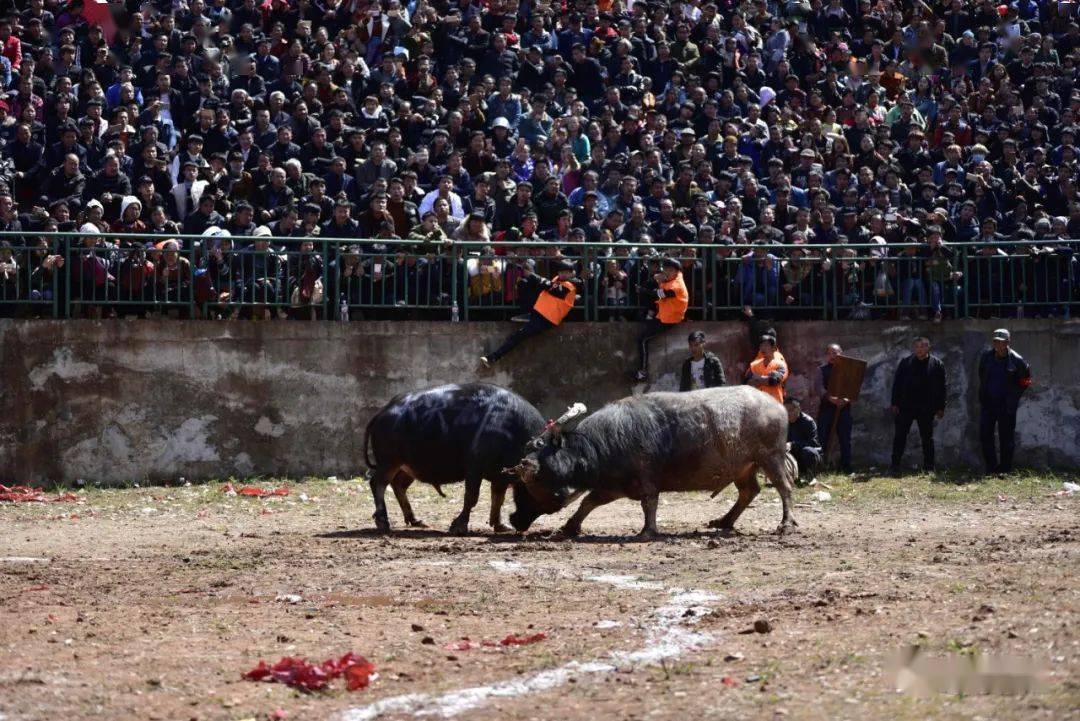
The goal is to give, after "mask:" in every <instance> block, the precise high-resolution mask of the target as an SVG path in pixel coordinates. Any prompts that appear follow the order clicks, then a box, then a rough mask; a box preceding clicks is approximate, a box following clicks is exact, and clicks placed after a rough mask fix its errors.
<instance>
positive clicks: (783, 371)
mask: <svg viewBox="0 0 1080 721" xmlns="http://www.w3.org/2000/svg"><path fill="white" fill-rule="evenodd" d="M758 351H759V352H758V356H757V358H755V359H754V361H753V362H752V363H751V364H750V367H749V368H747V369H746V378H745V380H746V383H747V384H749V385H752V386H754V387H755V388H757V389H758V390H759V391H761V392H762V393H765V394H767V395H770V396H772V397H773V398H775V399H776V401H777V402H778V403H780V404H783V402H784V383H785V382H786V381H787V378H788V365H787V361H786V360H784V356H783V355H781V354H780V351H778V350H777V349H776V338H774V337H773V336H771V335H763V336H761V344H760V345H759V346H758Z"/></svg>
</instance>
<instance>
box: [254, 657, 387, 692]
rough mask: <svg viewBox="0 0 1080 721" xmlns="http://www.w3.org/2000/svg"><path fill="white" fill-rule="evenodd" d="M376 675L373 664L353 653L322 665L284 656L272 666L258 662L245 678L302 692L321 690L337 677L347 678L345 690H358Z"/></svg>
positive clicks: (324, 662)
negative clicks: (280, 684)
mask: <svg viewBox="0 0 1080 721" xmlns="http://www.w3.org/2000/svg"><path fill="white" fill-rule="evenodd" d="M374 672H375V666H374V664H372V663H371V662H370V661H368V660H367V659H366V658H364V657H363V656H358V655H356V654H354V653H352V652H351V651H350V652H349V653H347V654H345V655H344V656H342V657H341V658H339V659H329V660H327V661H323V662H322V663H321V664H319V665H316V664H313V663H311V662H310V661H308V660H307V659H303V658H296V657H293V656H284V657H283V658H282V659H281V660H280V661H278V662H277V663H275V664H274V665H273V666H271V665H269V664H267V663H266V662H265V661H259V665H258V666H256V667H255V668H253V669H251V670H250V671H248V672H247V673H245V674H244V678H245V679H247V680H248V681H266V682H267V683H283V684H285V685H286V686H291V687H293V688H297V689H300V690H301V691H321V690H322V689H324V688H326V687H327V685H329V683H330V682H331V681H332V680H334V679H335V678H339V677H341V676H344V677H345V686H346V688H348V689H349V690H350V691H355V690H357V689H361V688H364V687H366V686H367V685H368V684H370V683H371V676H372V674H373V673H374Z"/></svg>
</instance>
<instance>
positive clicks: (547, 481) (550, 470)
mask: <svg viewBox="0 0 1080 721" xmlns="http://www.w3.org/2000/svg"><path fill="white" fill-rule="evenodd" d="M585 413H586V408H585V406H584V405H583V404H581V403H575V404H574V405H572V406H571V407H570V408H569V409H568V410H567V411H566V413H564V414H563V415H561V416H559V418H558V419H556V420H554V421H552V422H550V423H548V424H547V425H546V426H545V427H544V430H543V431H541V432H540V434H539V435H538V436H536V437H535V438H533V439H532V440H531V441H529V443H528V444H527V445H526V446H525V452H526V454H527V455H526V456H525V457H524V458H522V459H521V462H520V463H518V464H517V465H516V466H514V467H513V468H508V469H506V470H507V472H508V473H512V474H514V475H516V476H517V482H516V483H514V512H513V513H511V514H510V523H511V524H513V526H514V528H515V529H517V530H518V531H519V532H524V531H526V530H528V528H529V526H531V525H532V523H533V521H535V520H536V519H537V518H538V517H539V516H541V515H543V514H546V513H557V512H559V511H560V510H562V509H563V508H565V507H566V506H567V505H568V504H570V503H571V502H572V501H573V500H574V499H575V498H577V497H578V496H580V495H581V493H582V491H577V492H575V491H573V490H572V489H571V488H570V487H569V486H568V485H567V481H568V480H569V478H570V472H569V469H570V468H572V467H573V461H572V459H570V458H569V453H568V452H563V451H562V445H563V443H562V437H563V434H564V433H566V432H567V431H568V430H569V429H570V428H572V427H573V426H574V425H576V424H577V423H578V422H579V421H580V420H581V419H582V418H583V417H584V415H585Z"/></svg>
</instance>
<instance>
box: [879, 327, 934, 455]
mask: <svg viewBox="0 0 1080 721" xmlns="http://www.w3.org/2000/svg"><path fill="white" fill-rule="evenodd" d="M912 351H913V352H912V354H911V355H909V356H908V357H907V358H904V359H903V360H902V361H900V365H898V366H897V367H896V375H895V376H894V377H893V387H892V407H891V409H890V410H892V413H893V415H894V416H896V434H895V435H894V436H893V450H892V464H891V466H890V468H889V472H890V474H892V475H893V476H899V475H900V459H901V458H903V456H904V447H905V446H906V445H907V437H908V432H909V431H910V430H911V424H912V422H915V423H917V424H918V425H919V436H920V438H922V448H923V470H925V471H933V470H934V418H935V417H936V418H937V419H938V420H940V419H941V418H943V417H944V416H945V393H946V390H945V388H946V386H945V364H944V363H942V362H941V359H939V358H937V357H935V356H932V355H930V340H929V339H928V338H923V337H919V338H916V339H915V341H914V342H913V343H912Z"/></svg>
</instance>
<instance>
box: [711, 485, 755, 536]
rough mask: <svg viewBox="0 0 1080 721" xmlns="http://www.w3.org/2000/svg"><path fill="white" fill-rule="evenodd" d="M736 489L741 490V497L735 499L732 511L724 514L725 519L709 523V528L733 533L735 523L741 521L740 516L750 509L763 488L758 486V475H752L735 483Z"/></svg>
mask: <svg viewBox="0 0 1080 721" xmlns="http://www.w3.org/2000/svg"><path fill="white" fill-rule="evenodd" d="M735 487H736V488H737V489H739V497H738V498H737V499H735V505H733V506H732V507H731V510H730V511H728V512H727V513H725V514H724V517H723V518H717V519H716V520H714V521H709V528H718V529H720V530H721V531H731V530H732V529H733V528H735V521H737V520H739V516H741V515H742V513H743V511H745V510H746V509H747V507H749V505H750V504H751V503H752V502H753V500H754V498H755V497H757V494H758V493H759V492H760V491H761V486H760V485H758V480H757V473H750V474H748V475H746V476H745V477H743V478H740V479H739V480H737V481H735Z"/></svg>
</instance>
